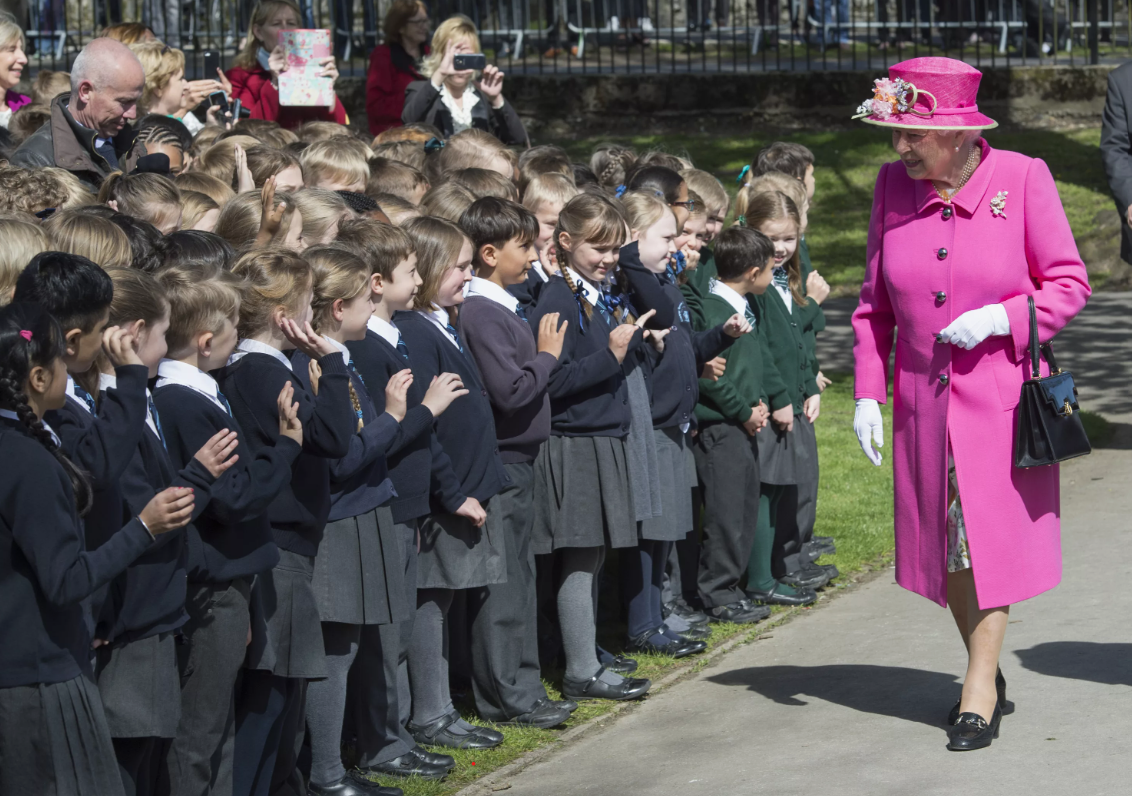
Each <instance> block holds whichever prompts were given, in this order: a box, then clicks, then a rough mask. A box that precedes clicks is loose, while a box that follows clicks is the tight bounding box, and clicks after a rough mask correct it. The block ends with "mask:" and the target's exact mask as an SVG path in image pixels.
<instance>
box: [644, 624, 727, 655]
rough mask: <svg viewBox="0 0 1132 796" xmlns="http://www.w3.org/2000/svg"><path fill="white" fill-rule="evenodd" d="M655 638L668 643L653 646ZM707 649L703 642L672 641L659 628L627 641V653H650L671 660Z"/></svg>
mask: <svg viewBox="0 0 1132 796" xmlns="http://www.w3.org/2000/svg"><path fill="white" fill-rule="evenodd" d="M657 636H660V637H661V638H663V639H665V640H667V641H668V643H667V644H663V643H662V644H654V643H653V639H654V638H656V637H657ZM706 649H707V644H706V643H705V642H703V641H692V640H690V639H689V640H687V641H674V640H673V639H671V638H669V637H668V636H666V635H664V633H663V631H662V630H661V629H660V628H657V629H656V630H648V631H646V632H644V633H642V634H641V635H639V636H636V637H634V638H631V639H629V646H628V650H629V652H651V653H653V654H654V655H666V656H668V657H670V658H673V659H678V658H687V657H688V656H689V655H695V654H696V653H697V652H703V651H704V650H706Z"/></svg>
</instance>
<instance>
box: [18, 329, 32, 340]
mask: <svg viewBox="0 0 1132 796" xmlns="http://www.w3.org/2000/svg"><path fill="white" fill-rule="evenodd" d="M20 337H22V338H24V339H25V340H27V341H28V342H29V343H30V342H31V331H30V330H28V329H20Z"/></svg>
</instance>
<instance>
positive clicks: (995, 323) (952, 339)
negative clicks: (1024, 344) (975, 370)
mask: <svg viewBox="0 0 1132 796" xmlns="http://www.w3.org/2000/svg"><path fill="white" fill-rule="evenodd" d="M1007 334H1010V318H1008V317H1007V315H1006V307H1004V306H1002V305H1001V304H988V305H986V306H985V307H980V308H979V309H977V310H969V311H968V312H964V313H963V314H962V315H960V316H959V317H958V318H956V319H955V320H954V321H952V322H951V325H950V326H948V327H947V328H946V329H944V330H943V331H942V332H940V333H939V337H938V340H939V342H941V343H951V344H952V345H957V346H959V347H960V348H965V349H967V350H968V351H970V350H971V349H972V348H974V347H975V346H977V345H978V344H979V343H981V342H983V341H984V340H986V339H987V338H988V337H991V336H994V337H1001V336H1002V335H1007Z"/></svg>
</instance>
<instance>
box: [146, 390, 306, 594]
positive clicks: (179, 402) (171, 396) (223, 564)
mask: <svg viewBox="0 0 1132 796" xmlns="http://www.w3.org/2000/svg"><path fill="white" fill-rule="evenodd" d="M280 389H282V388H280ZM276 397H278V394H277V395H276ZM153 402H154V403H155V404H156V405H157V411H158V412H160V413H161V428H162V430H164V432H165V441H166V443H167V444H168V446H169V457H170V459H171V460H172V461H173V464H174V466H184V465H185V464H187V463H188V462H189V461H190V460H191V459H192V458H193V456H194V455H196V452H197V451H198V450H200V448H201V446H202V445H204V443H206V442H207V441H208V440H209V438H211V437H212V436H213V435H214V434H216V433H217V432H219V431H223V430H225V429H228V430H231V431H235V432H236V435H237V438H236V439H237V442H236V450H235V451H234V452H233V455H235V456H239V457H240V460H239V461H238V462H236V464H234V465H233V466H232V467H230V468H229V469H228V470H227V471H226V472H225V473H223V474H222V475H221V476H220V478H218V479H217V480H216V481H215V482H214V483H213V484H212V487H211V488H210V490H209V492H210V495H211V499H210V500H209V502H208V506H207V507H206V508H205V510H204V513H203V514H201V515H200V516H199V517H197V518H196V520H195V521H194V522H193V523H192V524H191V525H189V526H188V527H187V528H186V543H187V545H188V579H189V580H190V581H191V582H193V583H224V582H227V581H230V580H234V579H236V578H248V577H251V576H252V575H255V574H258V573H260V572H266V571H267V570H269V569H271V568H272V567H274V566H275V565H276V564H277V563H279V548H278V547H276V545H275V538H274V536H273V534H272V532H271V520H270V519H269V517H268V514H267V510H268V507H269V506H270V505H271V504H272V502H273V501H274V500H275V498H276V497H277V496H278V495H279V494H280V493H281V492H282V491H283V490H284V489H285V488H286V487H287V485H288V484H289V483H290V482H291V467H292V465H293V464H294V462H295V460H296V459H297V458H298V456H299V454H300V453H301V452H302V448H301V447H300V446H299V445H298V444H297V443H295V442H294V441H293V440H291V439H290V438H288V437H284V436H280V437H279V438H278V439H277V440H276V441H275V444H274V445H261V446H259V447H258V448H257V449H256V450H254V451H253V450H252V447H251V445H250V443H249V441H248V439H247V438H246V435H245V434H244V430H243V428H242V427H241V426H240V424H239V422H237V420H236V418H235V417H232V416H231V415H229V414H228V413H227V412H226V411H224V410H223V409H221V408H220V407H219V406H217V405H216V404H214V403H213V402H212V401H210V400H209V399H208V398H207V397H205V396H204V395H202V394H200V393H199V392H197V391H196V390H194V389H192V388H190V387H186V386H184V385H181V384H167V385H165V386H163V387H161V388H160V389H158V390H157V391H155V392H154V394H153ZM276 426H278V420H277V421H276ZM304 430H305V429H304Z"/></svg>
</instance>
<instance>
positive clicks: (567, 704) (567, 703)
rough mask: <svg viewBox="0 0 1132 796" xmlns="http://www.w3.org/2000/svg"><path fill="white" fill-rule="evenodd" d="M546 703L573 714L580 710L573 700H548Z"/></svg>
mask: <svg viewBox="0 0 1132 796" xmlns="http://www.w3.org/2000/svg"><path fill="white" fill-rule="evenodd" d="M546 701H547V702H549V703H550V704H552V705H554V706H555V707H559V708H562V709H563V710H566V711H569V712H570V713H573V712H574V711H575V710H577V709H578V703H577V702H575V701H574V700H572V699H547V700H546Z"/></svg>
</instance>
